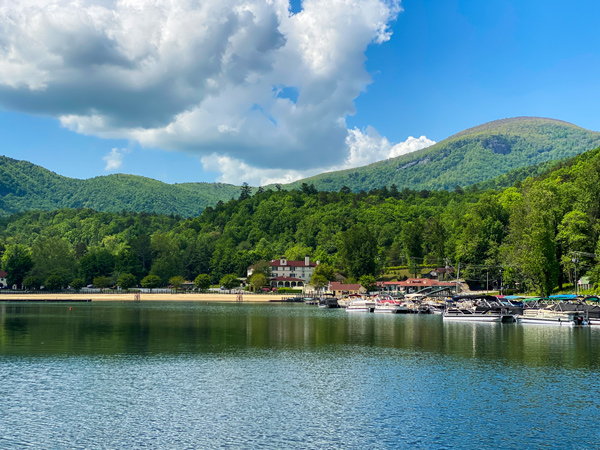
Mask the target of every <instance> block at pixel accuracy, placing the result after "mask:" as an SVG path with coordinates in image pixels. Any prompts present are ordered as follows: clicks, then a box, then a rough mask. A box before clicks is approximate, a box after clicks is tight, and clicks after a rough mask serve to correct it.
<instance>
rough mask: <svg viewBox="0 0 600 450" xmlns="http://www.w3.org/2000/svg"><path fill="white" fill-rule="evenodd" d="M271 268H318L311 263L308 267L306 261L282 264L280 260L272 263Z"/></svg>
mask: <svg viewBox="0 0 600 450" xmlns="http://www.w3.org/2000/svg"><path fill="white" fill-rule="evenodd" d="M271 267H317V264H316V263H314V262H309V263H308V266H307V265H306V262H305V261H286V263H285V264H281V260H280V259H274V260H273V261H271Z"/></svg>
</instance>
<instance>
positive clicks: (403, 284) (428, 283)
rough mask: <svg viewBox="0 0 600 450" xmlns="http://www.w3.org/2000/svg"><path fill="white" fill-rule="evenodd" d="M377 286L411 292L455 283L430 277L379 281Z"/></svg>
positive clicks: (449, 285)
mask: <svg viewBox="0 0 600 450" xmlns="http://www.w3.org/2000/svg"><path fill="white" fill-rule="evenodd" d="M377 286H378V287H379V288H380V289H382V290H384V291H393V292H405V293H411V292H417V291H419V290H421V289H425V288H427V287H431V288H443V287H454V286H456V283H453V282H450V281H438V280H432V279H430V278H409V279H407V280H405V281H380V282H378V283H377Z"/></svg>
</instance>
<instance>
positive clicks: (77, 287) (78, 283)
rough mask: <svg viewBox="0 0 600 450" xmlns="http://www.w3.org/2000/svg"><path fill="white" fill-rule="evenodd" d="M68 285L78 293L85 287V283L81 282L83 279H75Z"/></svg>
mask: <svg viewBox="0 0 600 450" xmlns="http://www.w3.org/2000/svg"><path fill="white" fill-rule="evenodd" d="M69 285H70V286H71V289H74V290H76V291H79V290H80V289H81V288H82V287H84V286H85V281H84V280H83V278H75V279H74V280H73V281H71V283H70V284H69Z"/></svg>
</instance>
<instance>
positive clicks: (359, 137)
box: [202, 127, 435, 186]
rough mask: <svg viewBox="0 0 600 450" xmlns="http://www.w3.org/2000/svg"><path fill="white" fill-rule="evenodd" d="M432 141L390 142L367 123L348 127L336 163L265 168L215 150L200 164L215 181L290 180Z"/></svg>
mask: <svg viewBox="0 0 600 450" xmlns="http://www.w3.org/2000/svg"><path fill="white" fill-rule="evenodd" d="M433 144H435V141H432V140H430V139H427V138H426V137H425V136H421V137H420V138H414V137H412V136H410V137H409V138H408V139H407V140H406V141H404V142H399V143H397V144H391V143H390V142H389V141H388V140H387V139H386V138H385V137H382V136H380V135H379V133H377V130H375V129H374V128H372V127H367V128H366V130H364V131H361V130H359V129H358V128H354V129H352V130H349V133H348V137H347V138H346V145H347V148H348V156H347V158H346V159H345V160H343V161H342V162H341V163H339V164H334V165H330V166H319V167H313V168H310V169H306V170H297V169H286V170H280V169H264V168H260V167H255V166H251V165H249V164H247V163H245V162H243V161H241V160H239V159H236V158H232V157H230V156H224V155H218V154H212V155H208V156H204V157H203V158H202V164H203V166H204V168H205V169H206V170H210V171H212V172H219V173H220V174H221V175H220V176H219V178H218V180H217V181H220V182H222V183H230V184H240V183H241V182H242V181H246V182H247V183H249V184H250V185H252V186H264V185H267V184H274V183H281V184H285V183H291V182H293V181H297V180H300V179H302V178H307V177H310V176H313V175H317V174H319V173H323V172H332V171H336V170H344V169H352V168H355V167H359V166H364V165H366V164H371V163H373V162H376V161H380V160H383V159H388V158H394V157H396V156H400V155H405V154H407V153H411V152H414V151H417V150H421V149H423V148H426V147H429V146H431V145H433Z"/></svg>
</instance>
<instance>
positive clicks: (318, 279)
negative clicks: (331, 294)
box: [310, 273, 329, 292]
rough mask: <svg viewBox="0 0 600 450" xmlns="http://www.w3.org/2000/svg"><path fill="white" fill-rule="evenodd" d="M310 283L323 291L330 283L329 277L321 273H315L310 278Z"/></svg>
mask: <svg viewBox="0 0 600 450" xmlns="http://www.w3.org/2000/svg"><path fill="white" fill-rule="evenodd" d="M310 284H311V286H312V287H314V288H315V290H316V291H317V292H319V291H321V290H322V289H323V288H324V287H325V286H328V285H329V280H328V279H327V277H325V276H324V275H321V274H318V273H317V274H315V273H313V275H312V277H311V279H310Z"/></svg>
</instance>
